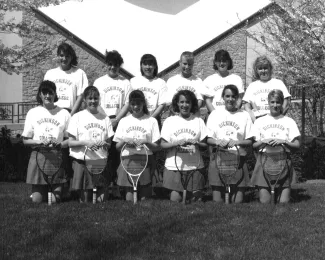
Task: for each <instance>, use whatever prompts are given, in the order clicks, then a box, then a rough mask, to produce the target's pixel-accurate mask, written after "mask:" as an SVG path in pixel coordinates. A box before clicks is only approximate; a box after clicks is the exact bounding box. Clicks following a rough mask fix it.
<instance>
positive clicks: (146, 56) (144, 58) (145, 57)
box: [140, 54, 158, 77]
mask: <svg viewBox="0 0 325 260" xmlns="http://www.w3.org/2000/svg"><path fill="white" fill-rule="evenodd" d="M145 61H152V62H153V63H154V65H155V67H156V68H155V69H154V71H153V76H154V77H156V76H157V74H158V63H157V60H156V57H155V56H153V55H152V54H144V55H143V56H142V57H141V60H140V71H141V75H144V73H143V70H142V67H141V65H142V64H143V63H144V62H145Z"/></svg>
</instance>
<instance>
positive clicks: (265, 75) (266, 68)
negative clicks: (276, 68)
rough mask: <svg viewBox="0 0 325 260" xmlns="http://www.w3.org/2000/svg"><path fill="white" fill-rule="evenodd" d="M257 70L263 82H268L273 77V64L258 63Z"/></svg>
mask: <svg viewBox="0 0 325 260" xmlns="http://www.w3.org/2000/svg"><path fill="white" fill-rule="evenodd" d="M256 72H257V74H258V76H259V78H260V80H261V81H262V82H267V81H269V80H270V79H271V66H270V64H268V63H267V62H265V63H262V64H258V65H257V67H256Z"/></svg>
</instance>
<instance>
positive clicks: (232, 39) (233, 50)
mask: <svg viewBox="0 0 325 260" xmlns="http://www.w3.org/2000/svg"><path fill="white" fill-rule="evenodd" d="M220 49H225V50H227V51H228V52H229V54H230V57H231V58H232V60H233V65H234V68H233V69H232V70H231V72H232V73H235V74H237V75H239V76H241V78H242V80H243V82H244V83H245V80H246V35H245V32H244V31H236V32H235V33H233V34H230V35H229V36H228V37H226V38H224V39H223V40H221V41H219V42H217V43H216V44H214V45H212V46H211V47H209V48H207V49H205V50H203V51H202V52H200V53H198V54H196V55H195V63H194V68H193V74H194V75H196V76H198V77H200V78H201V79H202V80H204V79H206V78H207V77H208V76H210V75H212V74H214V73H215V70H214V69H213V59H214V54H215V52H216V51H218V50H220ZM180 55H181V53H180ZM178 73H180V68H179V66H178V67H177V68H176V69H174V70H172V71H170V72H168V73H167V74H165V75H164V76H163V79H164V80H166V81H167V80H168V79H169V78H170V77H172V76H174V75H176V74H178Z"/></svg>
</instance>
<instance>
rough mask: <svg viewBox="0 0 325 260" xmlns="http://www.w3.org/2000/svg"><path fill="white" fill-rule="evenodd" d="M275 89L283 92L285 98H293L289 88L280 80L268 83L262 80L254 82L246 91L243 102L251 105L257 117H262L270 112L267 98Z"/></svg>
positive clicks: (271, 80) (272, 80)
mask: <svg viewBox="0 0 325 260" xmlns="http://www.w3.org/2000/svg"><path fill="white" fill-rule="evenodd" d="M273 89H279V90H281V91H282V92H283V96H284V98H288V97H291V95H290V94H289V92H288V90H287V87H286V86H285V85H284V83H283V82H282V81H281V80H279V79H274V78H272V79H270V80H269V81H267V82H263V81H260V80H257V81H254V82H252V83H251V84H249V86H248V87H247V89H246V92H245V95H244V97H243V100H244V101H246V102H248V103H250V104H251V105H252V107H253V109H257V111H254V110H253V111H254V114H255V116H261V115H265V114H268V113H269V112H270V108H269V104H268V99H267V96H268V94H269V93H270V92H271V90H273Z"/></svg>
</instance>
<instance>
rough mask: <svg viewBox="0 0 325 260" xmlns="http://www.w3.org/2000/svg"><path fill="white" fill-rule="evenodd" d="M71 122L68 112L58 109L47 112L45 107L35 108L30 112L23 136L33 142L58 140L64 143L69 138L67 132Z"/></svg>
mask: <svg viewBox="0 0 325 260" xmlns="http://www.w3.org/2000/svg"><path fill="white" fill-rule="evenodd" d="M69 121H70V114H69V112H68V111H67V110H65V109H62V108H60V107H56V108H54V109H52V110H47V109H46V108H44V107H43V106H38V107H34V108H32V109H31V110H29V111H28V113H27V116H26V120H25V126H24V131H23V134H22V136H24V137H29V138H32V139H33V140H44V139H56V140H57V141H58V142H62V141H63V137H68V134H67V132H66V130H67V128H68V125H69Z"/></svg>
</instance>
